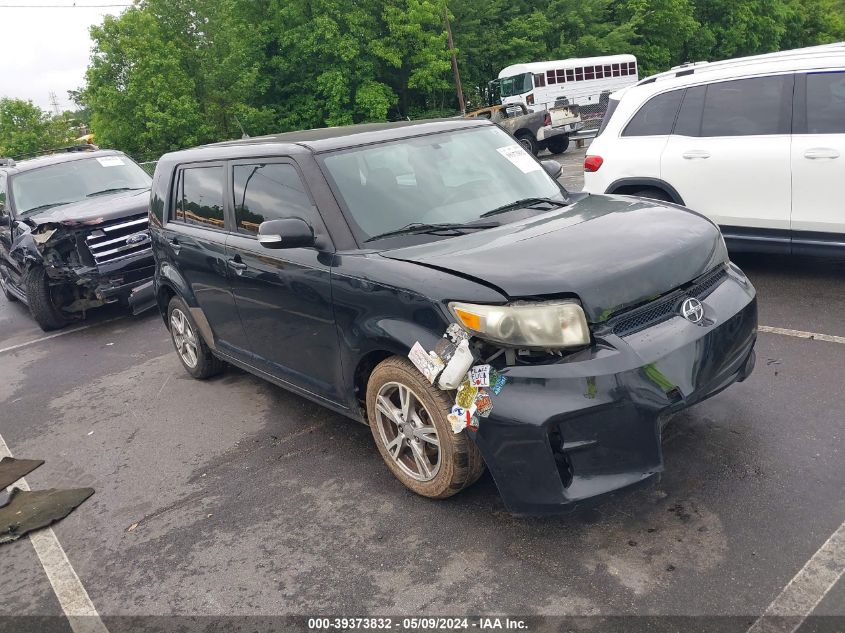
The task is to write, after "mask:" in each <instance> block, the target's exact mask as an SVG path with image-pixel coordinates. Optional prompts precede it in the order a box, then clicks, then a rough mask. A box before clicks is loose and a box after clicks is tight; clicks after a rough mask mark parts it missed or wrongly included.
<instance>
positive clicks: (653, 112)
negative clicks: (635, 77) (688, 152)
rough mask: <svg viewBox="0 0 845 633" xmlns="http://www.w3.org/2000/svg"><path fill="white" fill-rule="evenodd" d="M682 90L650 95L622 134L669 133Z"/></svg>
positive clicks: (648, 134)
mask: <svg viewBox="0 0 845 633" xmlns="http://www.w3.org/2000/svg"><path fill="white" fill-rule="evenodd" d="M683 94H684V91H683V90H673V91H671V92H665V93H663V94H661V95H657V96H656V97H652V98H651V99H649V100H648V101H646V102H645V104H644V105H643V106H642V107H641V108H640V109H639V111H638V112H637V113H636V114H635V115H634V118H633V119H631V121H630V123H628V125H627V126H626V127H625V131H624V132H622V136H660V135H664V134H671V132H672V126H673V125H674V123H675V115H676V114H677V113H678V106H680V105H681V96H682V95H683Z"/></svg>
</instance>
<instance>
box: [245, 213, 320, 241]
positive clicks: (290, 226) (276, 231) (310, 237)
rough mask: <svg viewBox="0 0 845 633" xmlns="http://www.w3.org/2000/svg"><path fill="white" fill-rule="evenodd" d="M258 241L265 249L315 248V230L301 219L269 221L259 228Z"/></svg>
mask: <svg viewBox="0 0 845 633" xmlns="http://www.w3.org/2000/svg"><path fill="white" fill-rule="evenodd" d="M258 241H259V243H260V244H261V245H262V246H263V247H264V248H302V247H307V246H314V241H315V240H314V229H313V228H311V225H310V224H308V222H306V221H305V220H303V219H301V218H286V219H284V220H268V221H267V222H262V223H261V225H260V226H259V227H258Z"/></svg>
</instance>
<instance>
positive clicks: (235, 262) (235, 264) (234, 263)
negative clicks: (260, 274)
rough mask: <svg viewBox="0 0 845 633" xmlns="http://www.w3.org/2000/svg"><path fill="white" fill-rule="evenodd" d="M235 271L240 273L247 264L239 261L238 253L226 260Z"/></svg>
mask: <svg viewBox="0 0 845 633" xmlns="http://www.w3.org/2000/svg"><path fill="white" fill-rule="evenodd" d="M226 263H227V264H229V266H230V267H231V268H232V270H234V271H235V273H236V274H238V275H240V274H241V273H243V271H245V270H246V269H247V268H248V266H247V265H246V264H244V263H243V262H242V261H241V256H240V255H235V256H234V257H233V258H232V259H230V260H228V261H227V262H226Z"/></svg>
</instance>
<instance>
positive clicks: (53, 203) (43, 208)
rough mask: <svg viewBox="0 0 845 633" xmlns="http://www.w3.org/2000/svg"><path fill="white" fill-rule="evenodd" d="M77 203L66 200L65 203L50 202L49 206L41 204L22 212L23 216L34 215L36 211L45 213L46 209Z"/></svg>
mask: <svg viewBox="0 0 845 633" xmlns="http://www.w3.org/2000/svg"><path fill="white" fill-rule="evenodd" d="M73 202H75V201H74V200H65V201H64V202H48V203H47V204H40V205H38V206H37V207H32V208H31V209H27V210H26V211H22V212H21V213H22V214H23V215H28V214H30V213H34V212H35V211H44V210H45V209H50V208H52V207H58V206H61V205H63V204H72V203H73Z"/></svg>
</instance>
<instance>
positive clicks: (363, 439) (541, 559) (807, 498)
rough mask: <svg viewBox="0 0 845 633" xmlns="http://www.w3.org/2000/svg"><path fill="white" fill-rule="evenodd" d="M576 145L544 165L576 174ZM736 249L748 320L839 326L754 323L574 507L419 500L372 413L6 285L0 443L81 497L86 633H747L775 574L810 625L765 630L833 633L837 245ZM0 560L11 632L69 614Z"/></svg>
mask: <svg viewBox="0 0 845 633" xmlns="http://www.w3.org/2000/svg"><path fill="white" fill-rule="evenodd" d="M583 155H584V150H577V149H575V148H574V147H573V149H572V150H570V152H568V153H567V154H565V155H564V156H563V157H559V158H561V160H562V162H564V165H565V170H566V173H565V175H564V177H563V179H562V180H563V182H564V183H565V184H566V185H567V186H568V187H569V188H571V189H578V188H579V187H580V175H579V173H580V172H579V170H580V163H581V160H582V159H583ZM736 261H737V263H739V265H740V266H742V267H743V268H744V270H745V271H746V272H747V273H748V275H749V276H750V277H751V279H752V281H753V282H754V284H755V285H756V287H757V291H758V296H759V308H760V323H761V325H763V326H767V327H769V328H782V329H784V330H790V331H798V332H809V333H813V334H823V335H828V339H829V340H819V339H818V338H802V337H801V336H797V335H795V333H794V332H793V333H792V334H789V333H774V332H770V331H761V333H760V335H759V340H758V345H757V368H756V370H755V372H754V374H753V375H752V376H751V377H750V378H749V379H748V380H747V381H746V382H744V383H742V384H738V385H735V386H733V387H731V388H730V389H728V390H726V391H725V392H723V393H721V394H719V395H718V396H716V397H714V398H712V399H710V400H708V401H706V402H704V403H701V404H699V405H697V406H695V407H693V408H692V409H689V410H687V411H686V412H684V413H683V414H681V415H679V416H677V417H676V418H675V419H674V420H673V421H672V423H671V425H670V426H669V427H668V428H667V430H666V436H665V447H664V448H665V460H666V471H665V473H664V474H663V475H662V477H661V479H660V481H659V482H656V483H654V484H653V485H650V486H649V487H647V488H640V489H636V490H629V491H625V492H622V493H618V494H616V495H614V496H612V497H610V498H606V499H602V500H600V501H598V502H597V503H595V504H591V505H590V506H588V507H583V508H579V509H577V510H576V511H575V512H573V513H571V514H569V515H566V516H561V517H555V518H545V519H537V518H518V517H513V516H511V515H509V514H508V513H507V512H505V510H504V508H503V506H502V504H501V502H500V500H499V497H498V494H497V492H496V488H495V486H494V484H493V481H492V479H491V478H490V477H489V475H485V476H484V477H482V479H481V480H480V481H479V482H478V483H477V484H476V485H475V486H473V487H472V488H470V489H468V490H466V491H465V492H463V493H461V494H460V495H458V496H456V497H453V498H451V499H448V500H446V501H439V502H435V501H430V500H427V499H423V498H421V497H418V496H415V495H414V494H412V493H411V492H409V491H408V490H406V489H405V488H404V487H403V486H402V485H401V484H400V483H399V482H398V481H397V480H395V479H394V478H393V477H392V476H391V475H390V473H389V472H388V470H387V468H386V467H385V465H384V464H383V463H382V461H381V459H380V457H379V455H378V453H377V451H376V450H375V447H374V446H373V444H372V438H371V436H370V432H369V430H368V429H367V428H366V427H364V426H362V425H359V424H357V423H354V422H352V421H350V420H347V419H345V418H343V417H341V416H339V415H337V414H334V413H331V412H329V411H327V410H325V409H322V408H320V407H319V406H317V405H314V404H312V403H310V402H308V401H306V400H304V399H302V398H299V397H298V396H294V395H291V394H289V393H287V392H286V391H284V390H282V389H280V388H277V387H274V386H272V385H270V384H268V383H265V382H263V381H261V380H259V379H258V378H255V377H252V376H250V375H248V374H246V373H244V372H241V371H239V370H234V369H229V370H228V371H227V372H226V373H225V374H223V375H222V376H220V377H218V378H215V379H212V380H210V381H207V382H198V381H195V380H193V379H191V378H190V377H189V376H188V375H187V374H186V373H185V371H184V370H183V369H182V367H181V365H180V364H179V361H178V359H177V357H176V354H175V353H174V351H173V349H172V345H171V343H170V340H169V338H168V335H167V332H166V330H165V328H164V325H163V323H162V321H161V318H160V317H159V315H158V314H157V313H154V312H148V313H146V314H144V315H142V316H140V317H128V316H126V315H124V313H123V312H121V311H120V310H116V309H107V310H104V311H101V312H100V313H99V314H97V315H96V316H94V317H92V319H90V320H89V321H88V322H86V323H85V324H84V325H83V326H82V329H75V328H74V327H70V328H68V329H67V330H64V331H62V332H61V333H60V334H59V335H57V336H54V337H53V338H46V337H45V335H44V333H43V332H41V331H40V330H39V329H38V328H37V326H35V324H34V322H33V321H32V320H31V319H30V318H29V317H28V315H27V313H26V312H25V309H24V308H22V307H21V305H20V304H9V303H7V302H5V301H4V300H3V299H2V298H0V436H2V440H4V441H5V444H6V445H7V446H8V450H9V451H10V452H11V453H12V454H14V455H15V456H17V457H27V458H37V459H44V460H46V463H45V464H44V465H43V466H42V467H41V468H39V469H37V470H36V471H34V472H33V473H32V474H31V475H29V476H28V477H27V481H28V482H29V484H30V486H32V488H41V489H43V488H50V487H77V486H91V487H93V488H95V489H96V493H95V494H94V496H93V497H91V498H90V499H89V500H88V501H87V502H85V503H84V504H83V505H82V506H81V507H80V508H78V509H77V510H76V511H75V512H73V513H72V514H71V515H70V516H69V517H67V518H66V519H65V520H63V521H62V522H60V523H58V524H56V525H55V526H54V532H55V535H56V537H57V539H58V542H59V543H60V544H61V547H62V548H63V549H64V551H65V552H66V556H67V560H68V561H69V563H70V566H71V567H72V569H73V570H75V574H76V575H77V576H78V578H79V581H80V583H81V584H79V585H78V586H82V587H84V589H85V590H86V591H87V596H88V597H89V598H90V604H92V605H93V607H94V608H95V609H96V611H97V612H98V613H99V615H100V617H101V619H102V623H103V625H104V627H105V629H92V630H108V631H123V630H137V629H143V628H148V629H150V630H155V627H156V626H164V624H163V622H165V621H164V620H133V619H131V618H129V617H127V616H172V615H177V616H226V615H253V616H273V615H291V614H294V615H307V616H320V615H346V616H355V615H365V614H372V615H400V616H401V615H411V614H412V615H422V614H426V615H429V614H441V615H472V614H511V615H522V616H524V615H529V614H541V615H565V616H585V617H584V618H583V619H576V620H569V621H567V622H568V624H566V623H562V622H560V621H555V624H554V626H555V627H557V626H560V627H561V628H560V629H559V630H570V628H578V629H579V630H581V629H585V630H606V629H605V628H604V627H606V626H608V622H610V621H609V620H601V619H596V617H595V616H633V615H637V616H652V618H651V619H648V620H644V622H647V623H648V626H649V627H651V628H650V629H649V630H679V631H680V630H731V631H734V630H736V631H746V630H747V629H748V628H749V627H751V626H753V625H754V623H755V620H756V619H757V618H758V616H760V615H761V614H762V613H763V612H764V611H766V610H767V608H769V607H770V605H772V604H773V602H774V604H775V605H776V606H777V605H778V604H780V606H783V602H781V603H778V602H777V600H778V599H779V596H782V595H783V594H782V593H781V592H782V591H784V590H785V593H786V596H787V603H788V604H787V605H786V607H785V608H786V611H784V613H787V614H788V615H799V614H803V613H812V614H813V616H816V617H813V618H811V619H809V620H806V621H802V620H801V619H800V618H798V617H797V618H795V619H792V620H789V621H788V622H787V624H788V626H789V627H790V628H783V629H776V630H784V631H790V630H792V628H791V627H793V625H794V627H799V628H798V630H800V631H801V632H802V633H808V632H809V631H831V632H833V631H839V632H841V631H842V630H843V628H842V627H843V626H845V625H843V622H845V619H843V618H845V580H843V578H842V568H843V566H845V561H843V558H842V557H843V549H845V543H843V539H842V538H841V537H836V538H835V539H834V541H833V542H834V545H833V546H830V543H831V541H830V540H829V539H831V536H832V535H834V536H836V534H839V533H843V532H845V528H843V519H845V485H843V482H845V441H843V440H845V389H843V376H845V344H843V343H844V342H845V338H841V337H845V317H843V314H845V292H843V277H845V262H829V261H827V262H812V261H796V260H790V259H782V258H772V257H742V258H736ZM77 327H79V326H77ZM837 337H840V338H838V339H837ZM3 446H4V445H3V442H2V441H0V452H2V450H3ZM837 543H838V545H837ZM826 547H827V548H828V549H825V548H826ZM831 547H832V549H831ZM819 552H821V553H822V555H821V558H819ZM813 561H816V562H815V563H813ZM813 564H815V565H816V567H815V568H814V567H813ZM805 565H810V566H809V567H808V568H805ZM802 568H805V569H809V572H810V577H809V578H807V577H802V576H801V573H802ZM0 569H2V573H1V574H0V577H2V578H3V580H4V582H3V583H2V590H0V630H9V631H12V630H22V627H23V624H22V622H24V621H23V620H19V619H9V620H4V619H2V616H23V615H25V616H33V619H32V620H27V621H26V622H28V623H29V624H31V625H32V626H34V627H36V629H34V630H38V628H37V627H41V626H45V622H49V623H50V624H51V625H53V626H55V627H57V629H58V630H70V626H69V624H68V623H67V621H66V620H64V619H63V618H61V617H59V616H61V615H62V612H63V611H62V606H61V604H60V599H62V600H63V601H65V602H66V603H67V602H68V600H71V599H74V598H79V592H78V586H77V585H74V583H73V582H69V583H66V584H63V582H61V581H62V579H61V578H59V579H58V580H57V579H56V577H55V573H54V574H53V576H48V574H50V573H51V572H50V570H49V569H48V570H47V571H45V566H44V565H42V562H41V560H40V559H39V556H38V555H37V554H36V551H35V549H34V547H33V544H32V542H31V541H30V539H28V538H23V539H21V540H19V541H16V542H14V543H11V544H6V545H2V546H0ZM805 576H806V574H805ZM830 578H833V582H826V581H827V580H829V579H830ZM837 579H838V581H837ZM74 587H76V589H74ZM785 588H786V589H785ZM74 592H75V593H74ZM790 592H791V593H790ZM789 599H792V602H789ZM789 607H791V608H793V611H789ZM80 612H84V609H83V611H77V613H80ZM49 616H53V618H54V619H50V620H39V619H37V617H49ZM586 616H591V617H586ZM654 616H697V617H696V619H694V620H673V619H671V618H663V619H661V618H658V617H654ZM710 616H713V617H710ZM715 616H720V617H715ZM826 616H839V617H838V618H834V617H826ZM184 622H187V621H180V626H181V625H182V624H184ZM632 622H633V621H632V620H627V622H626V625H625V626H626V629H627V630H633V628H635V627H634V626H633V625H632ZM602 623H603V624H602ZM89 624H90V622H89ZM254 624H255V623H254V622H252V623H251V625H254ZM300 624H301V623H300ZM290 626H293V625H292V624H291V625H290ZM784 626H786V625H784ZM4 627H6V628H4ZM231 628H234V623H233V624H232V627H231ZM256 628H257V625H256ZM214 630H227V629H226V628H220V629H214ZM250 630H252V629H250ZM292 630H293V629H292ZM554 630H558V629H557V628H555V629H554ZM772 630H774V629H772Z"/></svg>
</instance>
